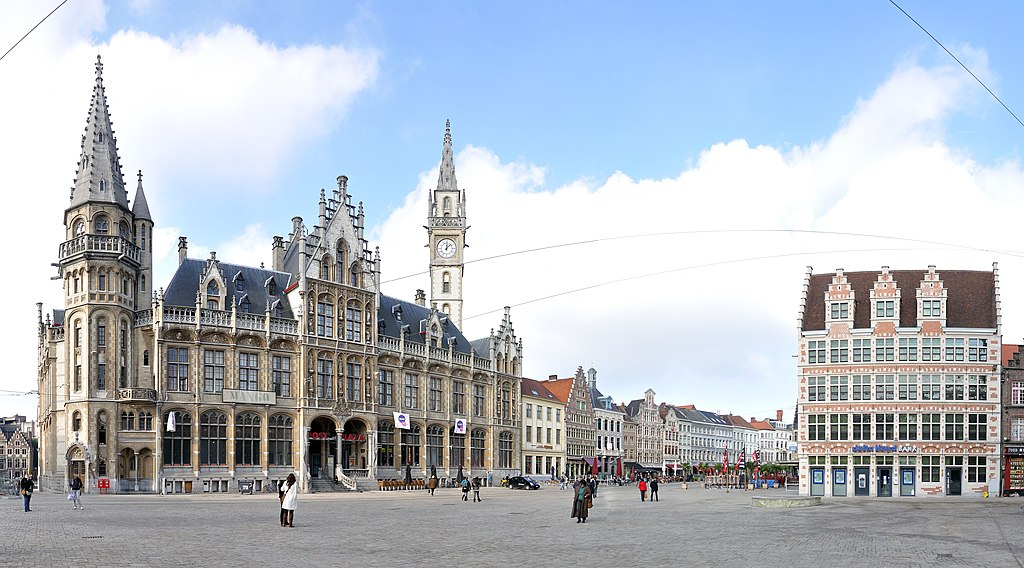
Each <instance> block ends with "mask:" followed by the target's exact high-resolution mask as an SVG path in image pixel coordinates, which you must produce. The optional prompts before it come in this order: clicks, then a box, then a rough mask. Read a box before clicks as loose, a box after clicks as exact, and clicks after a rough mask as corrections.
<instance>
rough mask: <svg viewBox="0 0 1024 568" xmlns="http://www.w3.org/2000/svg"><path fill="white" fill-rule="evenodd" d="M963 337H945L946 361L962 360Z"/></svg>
mask: <svg viewBox="0 0 1024 568" xmlns="http://www.w3.org/2000/svg"><path fill="white" fill-rule="evenodd" d="M964 343H966V342H965V341H964V338H962V337H947V338H946V361H963V360H964Z"/></svg>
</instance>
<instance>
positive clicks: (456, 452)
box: [448, 427, 466, 467]
mask: <svg viewBox="0 0 1024 568" xmlns="http://www.w3.org/2000/svg"><path fill="white" fill-rule="evenodd" d="M448 437H449V438H450V439H451V442H452V447H451V455H449V456H448V459H449V464H450V466H451V467H458V466H460V465H466V435H465V434H457V433H456V432H455V428H454V427H452V429H451V430H449V431H448Z"/></svg>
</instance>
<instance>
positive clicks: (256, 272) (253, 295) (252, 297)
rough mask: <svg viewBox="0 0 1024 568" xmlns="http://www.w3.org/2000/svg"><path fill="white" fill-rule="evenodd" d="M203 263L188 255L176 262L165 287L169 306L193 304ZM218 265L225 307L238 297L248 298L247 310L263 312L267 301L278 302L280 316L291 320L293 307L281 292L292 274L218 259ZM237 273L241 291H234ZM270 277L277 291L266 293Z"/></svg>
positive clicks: (289, 281)
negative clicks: (222, 278) (224, 296)
mask: <svg viewBox="0 0 1024 568" xmlns="http://www.w3.org/2000/svg"><path fill="white" fill-rule="evenodd" d="M206 262H207V261H205V260H197V259H194V258H187V259H185V261H184V262H182V263H181V264H179V265H178V270H176V271H175V272H174V276H173V277H171V282H170V283H169V284H168V285H167V288H166V289H165V290H164V304H166V305H169V306H195V305H196V293H197V292H199V286H200V285H201V283H200V282H199V277H200V276H201V275H202V274H203V272H204V271H205V270H206ZM219 266H220V270H221V271H223V272H224V280H225V286H224V287H225V288H226V298H227V303H226V309H229V310H230V309H231V308H230V306H232V305H237V303H238V301H239V300H240V299H242V298H243V297H247V298H248V299H249V306H250V308H249V313H251V314H262V313H266V307H267V301H268V300H269V301H270V304H271V306H273V305H274V303H275V302H277V301H280V302H281V317H282V318H289V319H294V317H295V316H294V314H293V312H292V307H291V305H290V304H289V303H288V298H287V296H285V294H284V290H285V289H286V288H287V287H288V286H290V285H291V284H292V282H293V281H294V280H295V278H294V277H293V276H292V275H291V274H288V273H287V272H277V271H276V270H270V269H267V268H254V267H252V266H241V265H238V264H229V263H227V262H219ZM238 276H241V278H242V279H243V280H244V281H243V283H242V286H241V287H242V289H241V290H236V280H237V277H238ZM271 278H273V279H274V283H275V284H276V287H277V294H276V295H274V296H271V295H269V294H268V293H267V282H268V281H269V280H270V279H271Z"/></svg>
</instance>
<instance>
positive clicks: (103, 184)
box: [100, 180, 107, 193]
mask: <svg viewBox="0 0 1024 568" xmlns="http://www.w3.org/2000/svg"><path fill="white" fill-rule="evenodd" d="M105 189H107V184H106V183H104V181H103V180H100V193H102V192H103V191H104V190H105Z"/></svg>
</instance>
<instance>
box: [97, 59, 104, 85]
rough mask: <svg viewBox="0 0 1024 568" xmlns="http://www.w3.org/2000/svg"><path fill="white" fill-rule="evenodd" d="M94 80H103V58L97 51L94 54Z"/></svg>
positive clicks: (100, 81) (99, 81)
mask: <svg viewBox="0 0 1024 568" xmlns="http://www.w3.org/2000/svg"><path fill="white" fill-rule="evenodd" d="M96 82H98V83H102V82H103V60H102V59H101V58H100V54H98V53H97V54H96Z"/></svg>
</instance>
